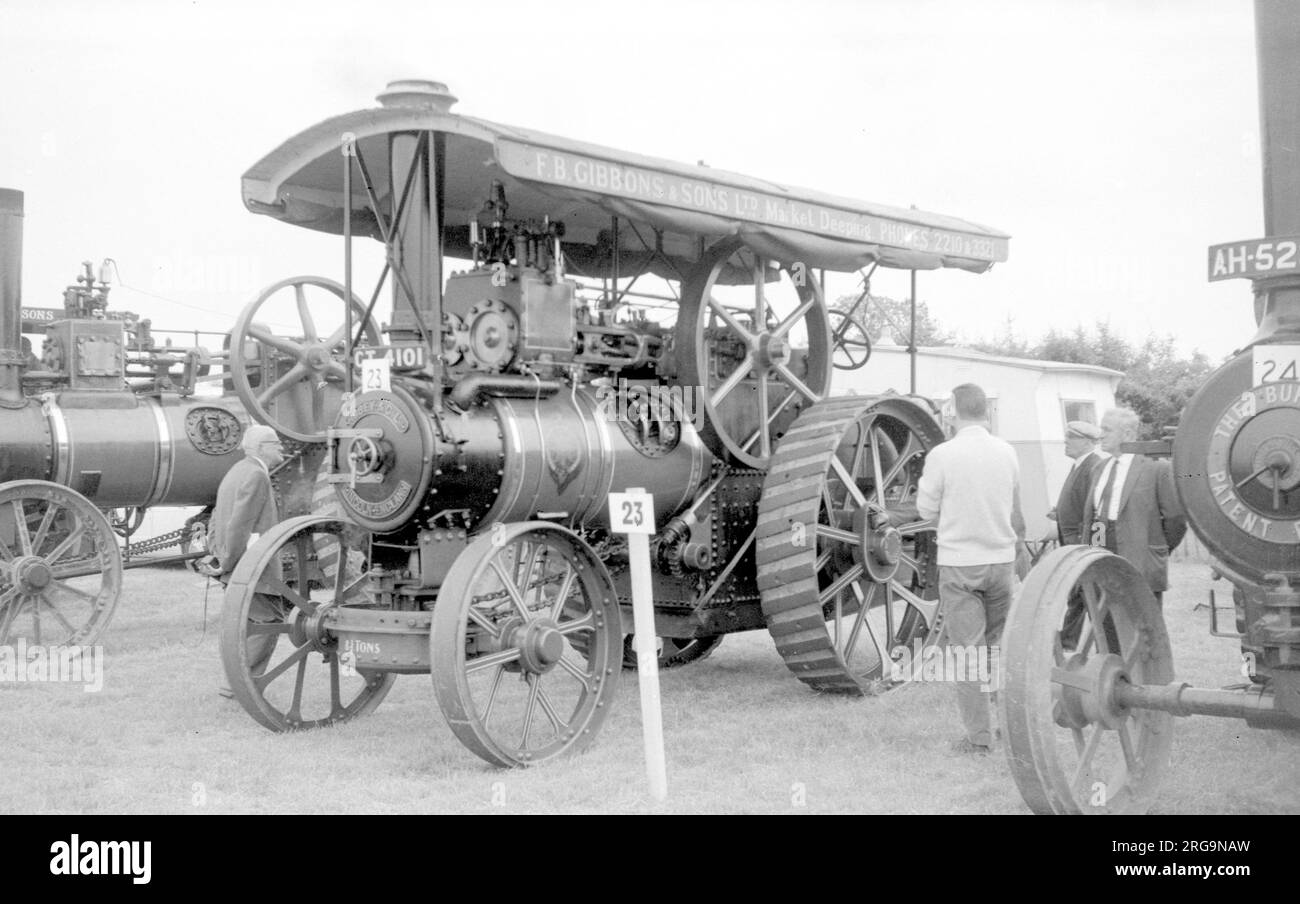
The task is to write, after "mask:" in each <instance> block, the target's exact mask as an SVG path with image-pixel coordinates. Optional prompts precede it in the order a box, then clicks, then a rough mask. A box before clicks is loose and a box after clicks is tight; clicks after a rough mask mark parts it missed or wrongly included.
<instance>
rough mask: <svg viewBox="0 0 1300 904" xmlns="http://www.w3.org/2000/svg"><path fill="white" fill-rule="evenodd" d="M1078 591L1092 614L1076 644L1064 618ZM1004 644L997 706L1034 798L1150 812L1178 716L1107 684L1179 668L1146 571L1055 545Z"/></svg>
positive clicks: (1025, 791) (1033, 575)
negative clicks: (1123, 702)
mask: <svg viewBox="0 0 1300 904" xmlns="http://www.w3.org/2000/svg"><path fill="white" fill-rule="evenodd" d="M1079 596H1081V597H1082V601H1083V604H1084V612H1085V613H1086V615H1085V616H1084V619H1083V621H1082V623H1081V629H1080V631H1079V634H1078V641H1077V642H1076V644H1075V648H1074V649H1073V650H1071V649H1069V648H1067V647H1066V646H1065V645H1064V644H1063V641H1062V637H1063V634H1065V633H1067V632H1066V631H1063V628H1065V627H1066V625H1067V614H1068V610H1069V608H1070V600H1071V598H1072V597H1075V598H1078V597H1079ZM1116 642H1118V649H1116V648H1115V647H1116ZM1002 651H1003V662H1004V670H1005V679H1006V684H1005V691H1004V692H1003V693H1002V694H1001V696H1000V699H999V707H1000V708H1001V711H1002V720H1003V724H1004V725H1005V726H1006V728H1007V742H1008V746H1007V758H1008V760H1009V762H1010V764H1011V772H1012V775H1013V776H1014V777H1015V780H1016V785H1017V786H1018V787H1019V788H1020V793H1021V795H1022V796H1023V797H1024V799H1025V802H1026V803H1028V804H1029V806H1030V807H1031V808H1032V809H1033V810H1034V811H1036V812H1039V813H1142V812H1145V811H1146V810H1147V809H1148V808H1149V807H1150V806H1151V804H1152V802H1153V800H1154V796H1155V792H1156V788H1157V786H1158V784H1159V782H1160V779H1161V777H1162V775H1163V774H1164V772H1165V769H1166V768H1167V766H1168V760H1169V748H1170V744H1171V743H1172V741H1173V716H1172V715H1171V714H1169V713H1164V712H1158V711H1156V710H1128V709H1126V708H1124V707H1122V706H1119V705H1118V704H1117V703H1115V702H1114V698H1113V694H1111V693H1110V692H1109V691H1110V689H1111V688H1113V687H1114V686H1115V684H1116V683H1118V682H1123V681H1130V682H1132V683H1134V684H1157V685H1158V684H1166V683H1168V682H1170V681H1172V680H1173V677H1174V668H1173V654H1172V652H1171V650H1170V646H1169V635H1168V634H1167V633H1166V631H1165V626H1164V619H1163V618H1162V616H1161V614H1160V609H1159V606H1158V604H1157V603H1156V600H1155V596H1154V595H1153V594H1152V593H1151V590H1150V588H1149V587H1148V586H1147V583H1146V579H1145V578H1143V577H1142V575H1141V574H1140V573H1139V572H1138V571H1137V569H1136V568H1134V567H1133V566H1132V565H1131V564H1130V563H1129V562H1127V561H1126V560H1124V559H1122V558H1120V557H1119V556H1116V555H1114V554H1112V553H1109V552H1106V551H1105V550H1101V549H1096V548H1091V547H1085V546H1069V547H1065V548H1063V549H1058V550H1055V551H1053V552H1051V553H1049V554H1048V555H1047V556H1045V557H1044V558H1043V560H1042V561H1041V562H1039V564H1038V565H1037V566H1035V568H1034V570H1033V571H1032V572H1030V574H1029V576H1028V578H1027V579H1026V581H1025V585H1024V588H1023V589H1022V590H1021V592H1020V596H1019V597H1018V598H1017V599H1016V601H1015V602H1014V603H1013V604H1012V606H1011V610H1010V612H1009V614H1008V617H1007V627H1006V630H1005V632H1004V633H1003V637H1002Z"/></svg>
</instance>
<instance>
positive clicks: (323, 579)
mask: <svg viewBox="0 0 1300 904" xmlns="http://www.w3.org/2000/svg"><path fill="white" fill-rule="evenodd" d="M355 531H356V528H355V527H354V526H353V525H349V524H346V523H345V522H343V521H339V520H337V519H333V518H329V517H324V516H319V515H305V516H303V517H299V518H291V519H289V520H287V521H283V522H281V523H280V524H278V525H276V526H275V527H274V528H272V529H271V530H269V531H267V533H266V534H265V535H264V536H263V537H262V539H261V540H259V541H258V542H257V544H256V545H255V546H253V547H251V548H250V549H249V550H248V551H247V552H246V553H245V554H244V557H243V558H242V559H241V560H240V562H239V565H238V566H237V567H236V568H235V571H234V574H232V575H231V579H230V584H229V586H228V587H227V588H226V598H225V603H224V605H223V607H222V612H221V664H222V667H223V668H224V670H225V673H226V680H227V681H228V682H229V684H230V689H231V691H232V692H233V693H234V695H235V699H236V700H237V701H238V702H239V704H240V705H241V706H242V707H243V708H244V709H245V710H246V711H247V712H248V714H249V715H250V716H252V717H253V718H254V719H255V720H257V722H258V723H259V724H261V725H264V726H265V727H267V728H269V729H271V730H272V731H293V730H297V729H302V728H317V727H321V726H324V725H332V724H334V723H336V722H344V721H347V720H348V719H352V718H355V717H357V716H360V715H364V714H365V713H368V712H370V711H372V710H373V709H374V708H375V707H377V706H378V705H379V703H380V701H382V700H383V698H384V696H385V695H386V694H387V693H388V691H389V689H390V688H391V687H392V684H393V681H394V680H395V678H396V676H395V675H392V674H388V673H381V672H373V671H367V670H359V671H358V670H351V669H346V668H345V667H344V664H343V663H342V661H341V659H340V651H339V649H338V642H337V639H336V638H335V637H334V636H333V635H332V634H331V633H330V631H329V630H328V614H329V612H330V610H331V609H332V608H334V607H336V606H338V605H339V604H340V601H343V602H346V603H350V604H351V603H355V602H357V601H358V600H359V599H360V597H361V594H360V592H359V585H360V583H361V580H362V575H361V574H360V573H359V572H358V569H357V568H355V567H348V568H345V569H339V568H338V567H337V563H339V562H356V560H357V555H358V554H360V552H361V551H360V550H359V549H357V538H356V534H355ZM329 561H332V562H333V563H334V566H333V567H332V568H326V567H324V565H325V563H326V562H329ZM303 588H306V590H305V592H304V591H303Z"/></svg>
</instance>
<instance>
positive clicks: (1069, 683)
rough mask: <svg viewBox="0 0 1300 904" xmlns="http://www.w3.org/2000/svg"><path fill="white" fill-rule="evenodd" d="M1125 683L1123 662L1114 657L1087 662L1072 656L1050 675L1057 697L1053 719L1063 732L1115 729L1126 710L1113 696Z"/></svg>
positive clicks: (1126, 713)
mask: <svg viewBox="0 0 1300 904" xmlns="http://www.w3.org/2000/svg"><path fill="white" fill-rule="evenodd" d="M1120 681H1128V673H1127V672H1126V671H1125V670H1124V660H1123V659H1121V658H1120V657H1119V656H1116V655H1115V654H1114V653H1109V654H1107V655H1104V656H1093V657H1092V658H1091V659H1087V658H1085V657H1084V655H1083V654H1075V655H1074V656H1072V657H1070V658H1069V659H1068V660H1066V662H1065V664H1064V666H1063V667H1062V668H1059V669H1055V670H1053V672H1052V682H1053V691H1054V693H1055V695H1056V697H1057V704H1058V705H1057V706H1056V707H1055V712H1054V719H1055V721H1056V724H1058V725H1060V726H1061V727H1063V728H1082V727H1084V726H1085V725H1093V724H1096V723H1101V724H1102V725H1103V726H1105V727H1106V728H1111V729H1116V728H1119V727H1120V726H1121V725H1122V724H1123V723H1124V719H1125V718H1126V717H1127V716H1128V707H1126V706H1123V705H1122V704H1120V703H1119V702H1118V700H1117V698H1116V696H1115V685H1116V684H1117V683H1118V682H1120Z"/></svg>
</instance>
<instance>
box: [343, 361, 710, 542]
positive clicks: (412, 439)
mask: <svg viewBox="0 0 1300 904" xmlns="http://www.w3.org/2000/svg"><path fill="white" fill-rule="evenodd" d="M607 409H608V406H607V405H603V404H602V402H601V401H600V400H598V399H596V398H595V397H594V396H593V395H592V394H591V393H590V392H589V391H587V390H586V389H585V388H578V389H576V390H572V391H569V390H565V391H561V392H559V393H556V394H555V395H552V396H550V397H525V398H490V399H488V400H487V402H486V404H484V405H481V406H478V407H475V408H473V409H472V410H470V411H467V412H466V413H465V414H464V415H463V416H455V415H453V416H450V417H446V416H444V417H441V418H435V416H434V415H433V413H432V412H431V411H430V409H429V407H428V401H427V399H423V398H419V399H417V397H416V396H414V395H412V394H411V393H408V392H406V391H404V390H402V389H400V388H398V387H396V386H394V387H393V389H392V390H385V391H377V392H369V393H366V394H364V395H362V396H361V397H360V398H358V400H357V403H356V406H355V411H354V413H353V414H352V415H351V416H350V417H347V418H344V419H342V421H341V423H340V425H339V426H340V427H341V428H343V430H344V440H343V442H341V443H340V448H339V453H338V459H337V468H338V470H339V471H341V472H343V473H344V475H345V476H346V474H347V471H348V469H349V465H348V462H353V463H361V464H363V466H362V467H360V469H359V471H358V472H357V473H356V475H354V478H353V479H346V480H343V481H342V482H340V483H339V484H336V488H337V490H338V495H339V499H340V501H341V502H342V504H343V507H344V509H345V510H346V511H347V512H348V514H349V516H350V517H351V518H353V519H354V520H355V521H357V523H359V524H360V525H362V526H363V527H365V528H366V529H368V530H372V531H376V532H378V533H384V534H397V533H403V534H410V533H412V532H416V531H419V530H422V529H424V528H425V527H434V526H437V525H438V524H439V523H441V521H442V519H444V518H446V517H452V519H453V523H462V522H461V521H460V519H462V518H463V523H465V524H466V525H468V526H474V525H490V524H493V523H496V522H501V523H511V522H517V521H528V520H531V519H534V518H539V517H540V518H548V519H554V520H557V521H561V522H563V523H572V524H585V525H591V526H595V527H607V526H608V522H609V518H608V509H607V505H608V502H607V500H608V495H609V494H610V493H611V492H621V491H623V490H626V489H628V488H630V487H642V488H644V489H645V490H647V491H648V492H650V493H653V494H654V501H655V514H656V521H657V523H658V524H660V525H662V524H663V523H664V522H666V521H667V520H668V518H669V517H671V516H672V515H674V514H676V513H677V512H679V511H680V510H681V509H682V507H684V506H685V505H686V504H688V502H689V501H690V500H691V499H693V498H694V494H695V492H696V489H697V488H698V487H699V485H700V484H701V483H702V482H703V481H704V479H705V478H706V477H707V476H708V474H709V471H710V468H711V466H712V463H713V459H712V456H711V455H710V454H709V452H708V450H707V449H706V448H705V446H704V443H703V442H702V440H701V439H700V436H699V434H698V433H697V432H696V430H695V428H694V427H693V426H692V424H691V423H690V422H689V421H683V422H681V423H679V424H677V427H676V433H675V435H674V436H672V437H671V439H670V440H669V441H662V440H661V441H659V442H647V441H646V440H645V439H644V438H643V437H642V436H641V433H640V431H641V430H642V429H643V428H641V427H640V426H638V425H631V424H625V423H623V422H620V421H618V420H617V418H616V417H615V416H614V413H612V412H610V411H609V410H607ZM435 426H436V429H435Z"/></svg>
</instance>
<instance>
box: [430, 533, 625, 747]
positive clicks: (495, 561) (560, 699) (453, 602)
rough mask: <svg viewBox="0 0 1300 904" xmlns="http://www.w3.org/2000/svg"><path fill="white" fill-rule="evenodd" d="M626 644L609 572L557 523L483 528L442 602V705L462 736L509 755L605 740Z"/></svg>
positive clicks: (434, 651)
mask: <svg viewBox="0 0 1300 904" xmlns="http://www.w3.org/2000/svg"><path fill="white" fill-rule="evenodd" d="M574 637H578V638H580V640H579V641H578V643H577V644H576V645H575V643H574V641H573V639H572V638H574ZM622 650H623V647H622V624H621V622H620V620H619V612H618V602H617V597H616V595H615V591H614V585H613V582H612V581H611V580H610V577H609V573H608V572H607V571H606V570H605V567H604V565H603V564H602V563H601V561H600V560H599V559H598V558H597V557H596V555H595V554H594V553H593V552H592V551H591V549H590V548H589V547H588V546H587V545H586V543H584V542H583V541H582V540H581V539H580V538H578V537H577V535H575V534H573V533H572V532H571V531H568V530H566V529H564V528H562V527H559V526H557V525H552V524H545V523H540V522H528V523H523V524H516V525H511V526H510V527H508V528H507V529H506V530H505V531H504V532H503V533H502V532H492V533H488V534H485V535H483V536H481V537H479V538H478V539H477V540H475V541H474V542H473V543H471V544H470V545H469V546H468V547H467V548H466V549H465V551H464V552H462V553H461V554H460V556H458V557H457V559H456V561H455V562H454V563H453V564H452V567H451V568H450V569H449V570H448V572H447V576H446V577H445V578H444V580H443V584H442V588H441V590H440V591H439V594H438V602H437V603H436V604H435V607H434V613H433V630H432V635H431V637H430V653H431V658H432V662H433V683H434V690H435V692H436V693H437V697H438V704H439V706H441V707H442V711H443V714H444V715H445V716H446V718H447V723H448V725H450V726H451V729H452V731H453V732H454V733H455V734H456V737H457V738H459V739H460V741H461V742H462V743H463V744H464V745H465V746H466V747H468V748H469V749H470V750H472V751H473V752H474V753H476V754H477V755H478V756H480V757H482V758H483V759H484V760H487V761H488V762H489V763H492V764H494V765H497V766H506V767H511V766H527V765H534V764H536V763H540V762H544V761H546V760H548V759H552V758H554V757H557V756H561V755H564V754H569V753H574V752H577V751H579V750H581V749H583V748H585V747H586V746H588V745H589V744H590V743H591V742H592V741H593V740H595V736H596V733H597V731H598V730H599V728H600V725H601V723H603V722H604V720H605V717H606V715H608V713H609V708H610V703H611V701H612V700H613V696H614V693H615V691H616V689H617V686H618V675H619V666H620V659H621V656H622Z"/></svg>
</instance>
